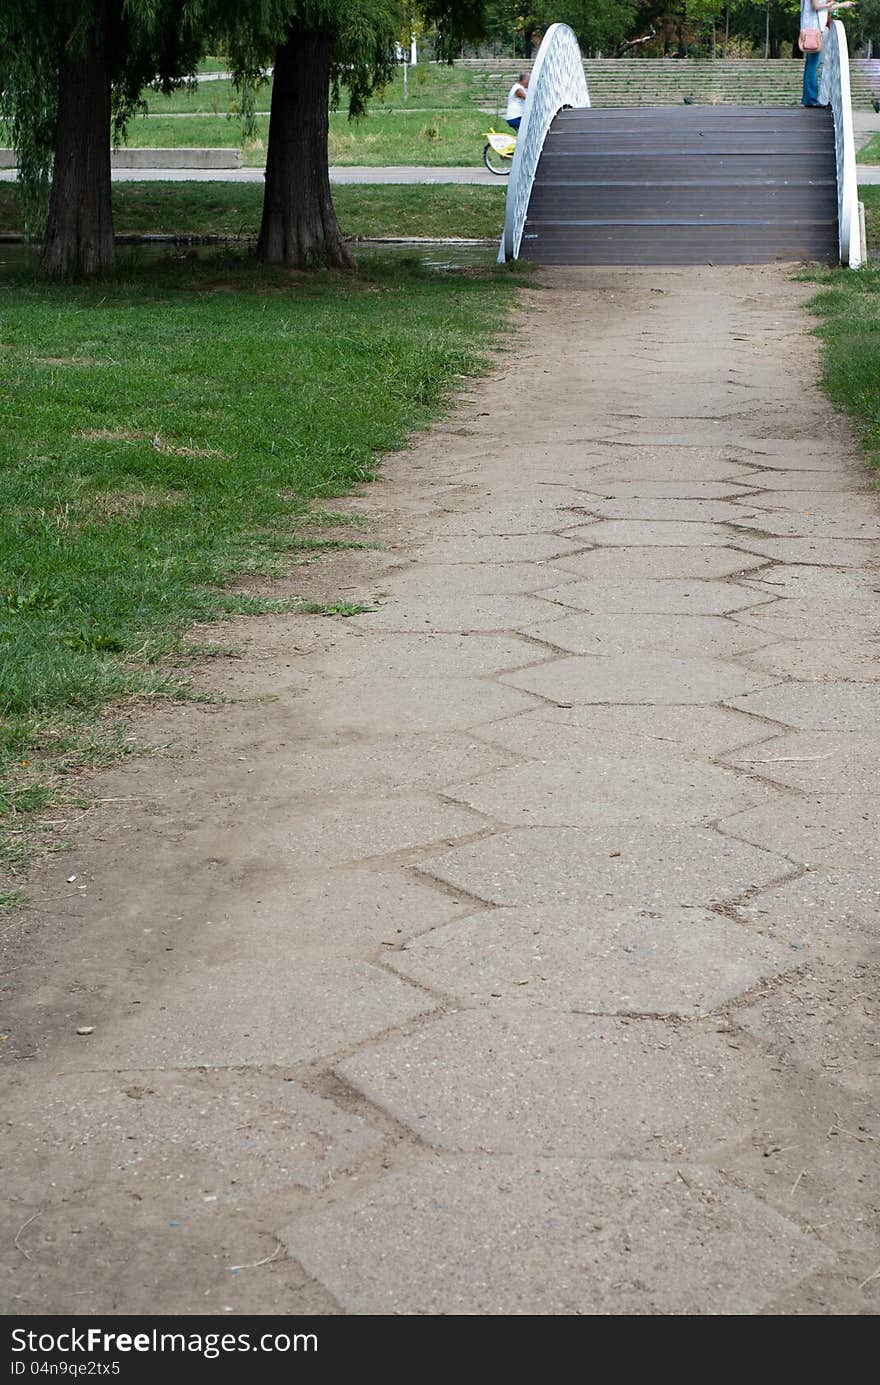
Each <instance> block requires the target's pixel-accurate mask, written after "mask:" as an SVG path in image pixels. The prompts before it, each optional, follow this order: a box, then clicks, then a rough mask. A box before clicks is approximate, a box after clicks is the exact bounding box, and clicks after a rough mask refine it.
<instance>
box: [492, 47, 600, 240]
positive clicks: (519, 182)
mask: <svg viewBox="0 0 880 1385" xmlns="http://www.w3.org/2000/svg"><path fill="white" fill-rule="evenodd" d="M589 104H590V97H589V94H588V92H587V79H586V77H585V76H584V64H583V59H582V57H581V50H580V47H579V45H578V41H577V39H576V38H575V36H574V33H573V31H572V30H571V29H570V28H569V27H568V25H567V24H551V25H550V28H549V29H548V30H547V32H546V34H545V35H544V41H543V43H542V44H541V47H540V48H539V49H538V56H537V57H536V58H535V62H534V64H533V66H532V75H531V80H530V82H529V88H528V93H527V98H526V106H525V111H524V112H523V118H522V121H521V122H520V127H519V131H518V132H517V138H516V152H515V154H514V156H513V166H512V167H511V170H510V181H509V182H508V185H507V207H506V212H505V217H504V234H503V236H502V238H501V248H500V250H499V252H498V260H499V263H501V264H503V263H504V261H505V260H515V259H516V257H517V255H518V254H519V247H520V242H521V241H522V235H523V227H524V226H525V224H526V212H527V211H528V208H529V198H530V197H531V195H532V184H533V182H534V181H535V172H536V170H537V167H538V160H539V159H540V157H541V150H542V149H543V147H544V140H545V139H546V137H547V131H548V130H549V129H550V126H551V125H552V123H553V121H554V119H555V118H556V116H557V115H558V113H559V112H560V111H561V110H562V109H563V108H564V107H565V106H575V107H584V106H589Z"/></svg>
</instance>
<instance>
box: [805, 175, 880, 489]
mask: <svg viewBox="0 0 880 1385" xmlns="http://www.w3.org/2000/svg"><path fill="white" fill-rule="evenodd" d="M877 191H878V192H880V188H878V189H877ZM803 277H805V278H809V280H810V281H811V282H814V283H817V284H818V285H819V286H820V287H819V292H818V293H817V294H816V296H815V297H814V298H812V299H811V300H810V302H809V304H808V308H809V311H810V312H811V313H812V314H813V315H814V316H816V317H818V318H819V319H820V323H819V326H817V327H816V328H815V331H816V335H817V336H818V337H820V339H821V341H822V344H823V356H822V376H821V380H820V383H821V385H822V388H823V389H824V390H825V391H826V393H827V394H828V397H829V398H830V399H831V402H832V403H833V404H834V405H835V407H836V408H838V409H841V410H842V411H843V412H845V413H847V414H848V415H849V416H850V417H851V418H852V420H853V422H854V424H855V428H856V431H857V433H858V435H859V439H860V442H861V447H862V451H863V454H864V457H865V462H866V465H867V466H868V467H869V468H870V470H871V471H872V472H873V473H874V477H873V479H874V481H875V482H878V483H880V265H878V266H871V265H869V266H867V267H866V268H864V269H859V270H855V271H853V270H849V269H834V270H824V271H816V272H812V273H809V274H808V275H805V276H803ZM878 499H880V497H878Z"/></svg>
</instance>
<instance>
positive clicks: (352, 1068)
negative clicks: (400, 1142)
mask: <svg viewBox="0 0 880 1385" xmlns="http://www.w3.org/2000/svg"><path fill="white" fill-rule="evenodd" d="M338 1070H339V1072H340V1073H341V1075H342V1076H343V1078H344V1079H345V1080H346V1081H347V1082H349V1083H351V1084H352V1085H353V1086H355V1087H356V1088H357V1089H358V1091H360V1092H362V1093H363V1094H364V1096H366V1098H367V1099H368V1100H369V1101H370V1102H371V1103H372V1104H373V1105H374V1106H378V1107H379V1108H380V1109H381V1110H383V1111H386V1112H388V1113H389V1114H390V1115H391V1116H393V1117H394V1119H395V1120H398V1121H401V1122H402V1123H403V1124H404V1125H406V1126H408V1127H409V1128H410V1129H411V1130H413V1131H414V1132H417V1133H418V1135H419V1138H420V1139H421V1140H423V1141H425V1142H426V1143H428V1144H431V1145H433V1146H434V1147H435V1148H440V1149H446V1150H456V1151H459V1152H461V1153H478V1152H479V1153H482V1152H485V1153H491V1154H532V1155H536V1156H541V1155H545V1156H546V1155H569V1156H571V1157H576V1156H578V1155H589V1156H590V1157H591V1158H594V1159H603V1158H610V1159H631V1158H643V1157H644V1158H654V1159H687V1160H699V1159H704V1158H709V1157H711V1154H712V1152H714V1151H715V1150H716V1149H717V1148H718V1147H719V1146H722V1145H724V1144H726V1143H727V1142H728V1141H735V1142H736V1143H739V1142H740V1141H742V1140H745V1139H747V1138H748V1136H749V1133H750V1130H752V1129H754V1128H756V1127H757V1129H759V1130H760V1129H761V1122H762V1120H763V1119H764V1118H766V1115H767V1114H772V1119H773V1120H774V1121H775V1122H776V1123H777V1126H778V1128H780V1129H784V1128H785V1127H786V1126H787V1125H789V1124H792V1123H795V1122H796V1121H797V1117H798V1116H800V1115H801V1113H802V1105H801V1103H802V1101H803V1100H804V1096H805V1094H806V1101H807V1103H810V1102H812V1103H813V1109H815V1102H816V1094H815V1093H814V1092H810V1091H809V1088H810V1083H809V1080H808V1079H806V1078H800V1079H799V1078H798V1077H797V1076H796V1075H794V1074H791V1073H786V1074H785V1076H784V1078H781V1076H780V1074H779V1073H778V1072H774V1070H773V1069H772V1067H769V1066H768V1065H767V1062H766V1052H765V1051H764V1047H763V1045H762V1044H757V1043H755V1044H749V1043H748V1042H744V1043H743V1044H742V1046H741V1047H739V1048H734V1047H732V1046H731V1044H730V1042H729V1033H728V1032H719V1030H718V1027H717V1024H716V1023H715V1022H709V1023H707V1024H700V1023H695V1024H691V1025H678V1026H676V1025H670V1024H667V1023H664V1022H663V1021H662V1020H653V1019H640V1020H638V1021H633V1020H630V1019H626V1018H622V1017H621V1018H608V1017H598V1016H591V1015H582V1014H575V1013H572V1012H571V1011H567V1012H562V1013H560V1012H557V1011H555V1010H549V1009H542V1008H532V1009H524V1008H522V1007H517V1008H516V1009H515V1010H460V1011H456V1012H453V1013H451V1014H447V1015H442V1016H440V1017H439V1018H435V1019H432V1020H430V1021H428V1022H427V1023H425V1024H422V1025H419V1026H418V1028H417V1029H415V1030H414V1031H413V1032H411V1033H408V1034H406V1035H392V1036H390V1037H389V1038H387V1039H384V1040H381V1041H380V1042H378V1043H375V1044H371V1045H370V1047H369V1048H368V1049H364V1050H362V1051H361V1052H360V1053H356V1054H354V1055H353V1056H352V1057H351V1058H348V1059H346V1060H345V1061H344V1062H343V1063H342V1064H341V1065H340V1067H339V1069H338ZM827 1110H828V1115H829V1116H831V1115H832V1113H833V1105H832V1103H831V1101H830V1100H828V1104H827ZM792 1117H794V1121H793V1120H792Z"/></svg>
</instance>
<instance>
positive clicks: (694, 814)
mask: <svg viewBox="0 0 880 1385" xmlns="http://www.w3.org/2000/svg"><path fill="white" fill-rule="evenodd" d="M446 796H447V797H448V798H452V799H457V800H458V801H459V802H461V803H467V804H468V805H469V806H470V807H472V808H475V809H476V810H477V811H478V812H480V813H485V814H486V815H487V816H489V817H492V818H495V819H497V820H498V821H499V822H505V823H509V824H510V825H511V826H516V827H529V826H534V827H538V826H540V827H601V826H602V825H607V824H611V823H617V822H642V821H645V820H651V821H655V822H711V821H713V820H714V819H716V818H719V817H723V816H724V815H725V814H727V813H731V812H735V811H736V809H737V808H746V807H749V806H750V805H757V804H760V803H765V802H766V801H767V800H768V799H773V800H774V801H778V800H779V798H780V795H779V794H776V793H773V792H772V791H771V790H770V789H769V788H768V787H766V786H765V785H763V784H762V783H761V782H760V781H759V780H758V779H750V778H746V777H745V776H744V775H736V774H733V773H732V772H730V771H725V770H723V769H720V768H719V767H718V766H716V765H701V764H698V763H696V762H695V761H693V760H685V759H683V760H681V761H679V762H675V761H671V760H670V759H669V757H668V756H667V757H665V758H663V759H647V758H645V757H643V756H638V757H637V758H636V757H633V758H627V757H626V756H625V754H624V751H623V748H622V747H621V750H620V753H618V754H617V755H605V756H598V755H590V756H578V755H576V754H575V753H574V747H570V748H569V751H568V753H567V754H566V755H564V756H559V757H554V758H552V759H549V760H544V761H542V762H541V763H540V764H531V765H517V766H515V767H512V768H509V769H501V770H497V771H496V772H494V773H488V774H484V775H483V776H482V777H481V778H478V779H474V780H471V782H470V783H467V784H456V785H454V786H452V787H449V788H447V790H446Z"/></svg>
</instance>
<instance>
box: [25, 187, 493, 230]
mask: <svg viewBox="0 0 880 1385" xmlns="http://www.w3.org/2000/svg"><path fill="white" fill-rule="evenodd" d="M504 194H505V186H504V184H503V183H502V182H501V180H499V185H498V187H488V188H487V187H468V186H458V185H457V184H441V185H440V186H437V187H418V186H416V187H395V186H389V187H370V186H358V187H348V186H344V185H343V186H339V187H335V188H334V189H333V201H334V203H335V206H336V211H337V214H338V216H339V221H340V224H341V226H342V228H343V230H344V231H345V233H346V234H347V235H349V236H355V237H357V238H359V239H369V238H371V237H373V236H439V237H442V236H464V237H495V236H500V234H501V227H502V225H503V223H504ZM262 204H263V188H262V185H261V184H259V183H114V185H113V215H114V220H115V223H116V230H117V233H118V234H119V235H156V234H160V233H164V234H168V235H195V236H229V237H236V236H254V235H256V234H257V231H258V230H259V227H260V211H261V208H262ZM20 230H21V216H20V214H19V204H18V191H17V189H16V187H15V184H14V183H0V232H4V231H11V232H16V231H20Z"/></svg>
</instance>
